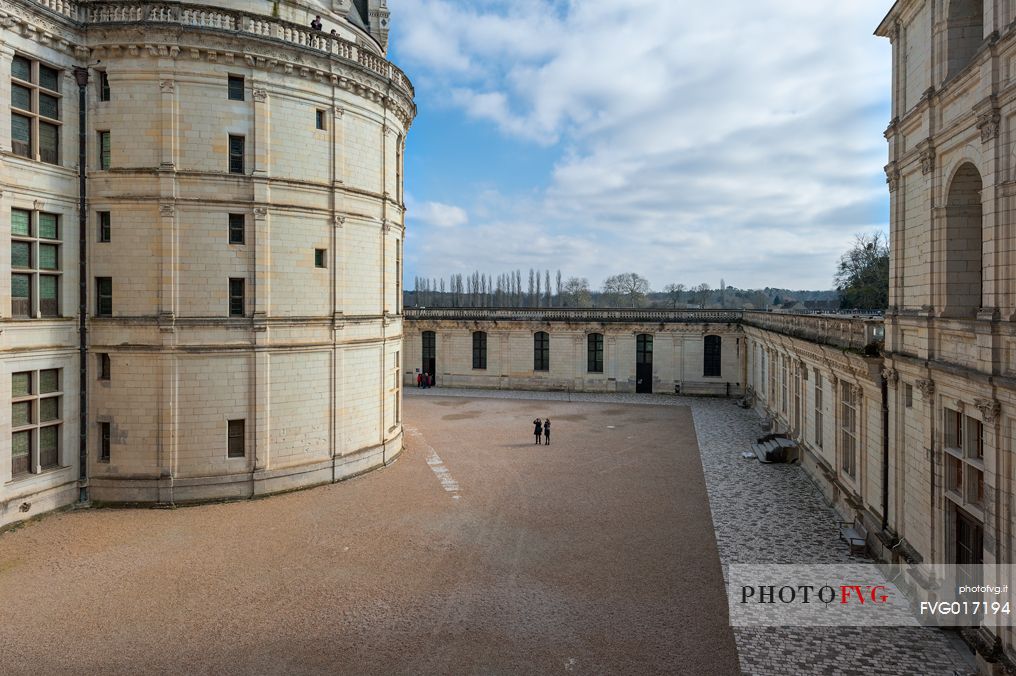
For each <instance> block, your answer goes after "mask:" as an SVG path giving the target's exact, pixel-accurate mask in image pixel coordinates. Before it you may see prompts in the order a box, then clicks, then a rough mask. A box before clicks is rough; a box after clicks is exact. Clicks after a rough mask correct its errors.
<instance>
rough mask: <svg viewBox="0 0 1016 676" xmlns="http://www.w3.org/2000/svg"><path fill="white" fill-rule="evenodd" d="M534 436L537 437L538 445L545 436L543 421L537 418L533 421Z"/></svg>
mask: <svg viewBox="0 0 1016 676" xmlns="http://www.w3.org/2000/svg"><path fill="white" fill-rule="evenodd" d="M533 425H534V427H533V434H535V435H536V443H540V436H541V435H542V434H543V421H542V420H540V419H539V418H537V419H536V420H534V421H533Z"/></svg>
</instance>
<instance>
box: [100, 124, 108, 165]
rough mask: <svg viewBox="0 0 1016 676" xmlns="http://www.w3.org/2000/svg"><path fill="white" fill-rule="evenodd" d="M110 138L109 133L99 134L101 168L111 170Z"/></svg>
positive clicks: (102, 132)
mask: <svg viewBox="0 0 1016 676" xmlns="http://www.w3.org/2000/svg"><path fill="white" fill-rule="evenodd" d="M109 162H110V136H109V132H108V131H100V132H99V168H100V169H109V166H110V165H109Z"/></svg>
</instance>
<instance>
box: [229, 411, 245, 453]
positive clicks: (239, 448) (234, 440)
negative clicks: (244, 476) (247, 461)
mask: <svg viewBox="0 0 1016 676" xmlns="http://www.w3.org/2000/svg"><path fill="white" fill-rule="evenodd" d="M244 422H245V421H243V420H230V421H228V422H227V432H226V437H227V447H226V454H227V456H228V457H230V458H242V457H243V456H244V455H245V453H244V427H245V425H244Z"/></svg>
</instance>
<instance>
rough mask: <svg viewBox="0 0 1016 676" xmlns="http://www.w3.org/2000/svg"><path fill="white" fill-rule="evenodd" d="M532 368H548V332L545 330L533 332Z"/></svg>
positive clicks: (544, 369)
mask: <svg viewBox="0 0 1016 676" xmlns="http://www.w3.org/2000/svg"><path fill="white" fill-rule="evenodd" d="M533 370H534V371H549V370H550V334H549V333H547V332H546V331H537V332H536V333H535V334H533Z"/></svg>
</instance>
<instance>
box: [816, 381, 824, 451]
mask: <svg viewBox="0 0 1016 676" xmlns="http://www.w3.org/2000/svg"><path fill="white" fill-rule="evenodd" d="M822 387H823V385H822V374H821V373H819V372H818V371H815V445H816V446H818V447H819V448H822V429H823V427H824V426H825V418H824V417H823V414H822V409H823V406H824V404H823V401H822V398H823V393H822Z"/></svg>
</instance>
